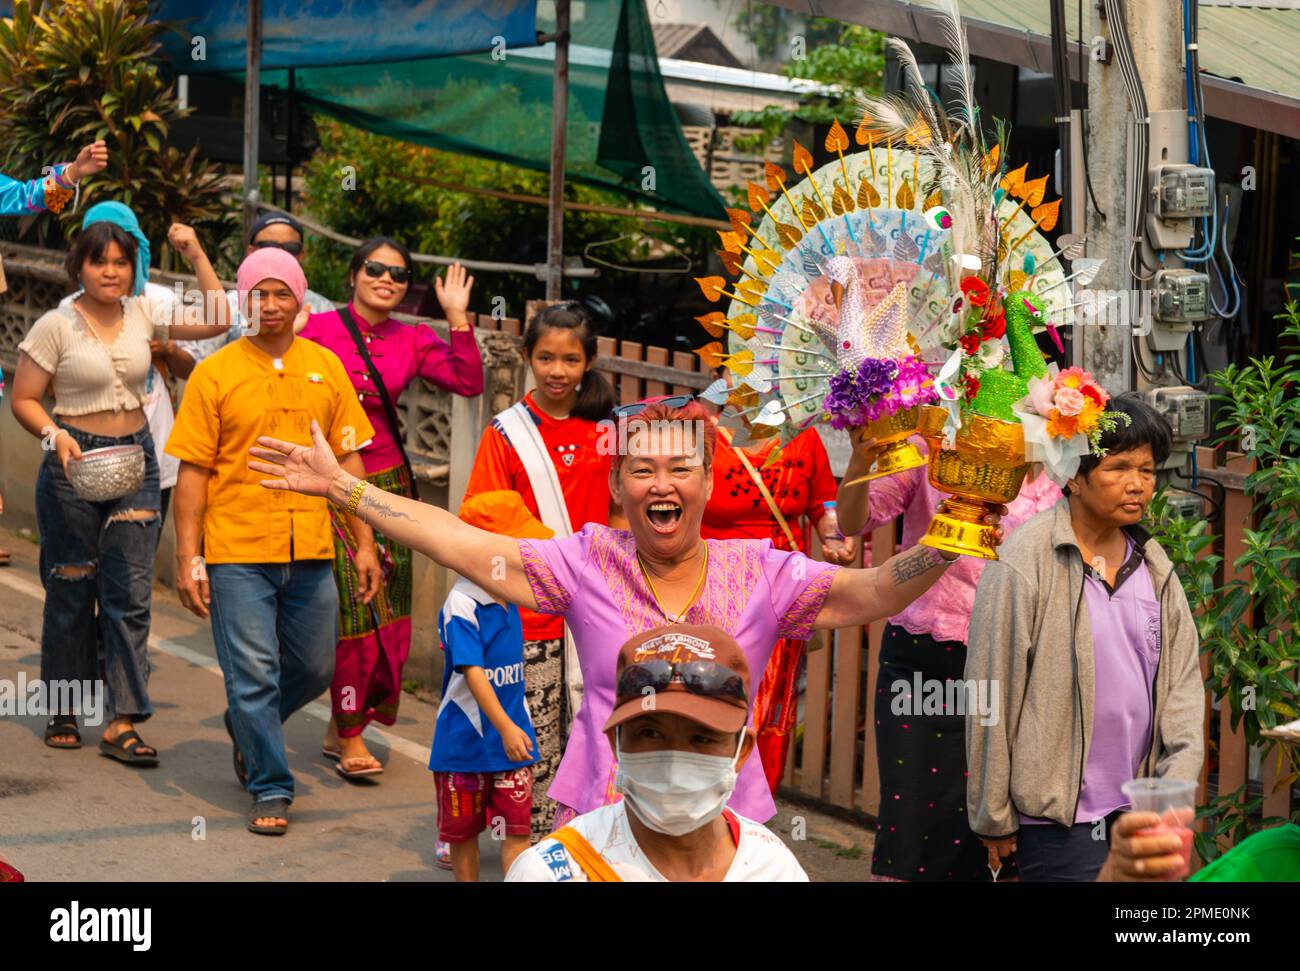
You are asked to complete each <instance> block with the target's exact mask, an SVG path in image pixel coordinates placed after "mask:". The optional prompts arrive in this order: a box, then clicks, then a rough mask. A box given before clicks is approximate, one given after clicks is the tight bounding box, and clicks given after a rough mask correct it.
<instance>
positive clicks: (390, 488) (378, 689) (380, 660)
mask: <svg viewBox="0 0 1300 971" xmlns="http://www.w3.org/2000/svg"><path fill="white" fill-rule="evenodd" d="M412 270H413V267H412V261H411V254H410V251H408V250H407V248H406V247H405V246H403V245H402V244H401V243H399V242H398V241H397V240H395V239H389V238H387V237H375V238H374V239H369V240H366V241H365V242H364V243H362V244H361V245H360V246H358V247H357V250H356V252H355V253H353V254H352V262H351V265H350V266H349V269H348V279H349V283H350V284H351V286H352V299H351V300H350V301H348V303H347V305H346V306H344V307H340V308H338V309H337V310H332V311H329V312H328V313H323V314H312V315H311V317H310V318H309V319H308V321H307V324H306V326H305V327H304V328H303V330H302V331H301V333H300V334H299V336H300V337H305V338H306V339H308V340H311V341H315V342H316V343H318V344H321V345H323V346H324V347H327V348H329V349H330V350H331V351H333V352H334V353H335V354H337V355H338V357H339V360H341V361H342V362H343V368H344V370H346V371H347V372H348V377H350V378H351V379H352V386H353V387H354V388H356V390H357V397H358V398H359V399H360V400H361V405H362V407H363V408H365V411H366V415H367V416H368V417H369V418H370V424H371V425H373V426H374V428H375V437H374V438H373V439H372V440H371V441H370V442H369V443H357V444H358V445H360V446H361V449H360V451H361V459H362V461H363V462H364V464H365V469H366V481H367V482H370V483H371V484H372V485H374V486H376V487H377V488H379V489H382V490H384V491H385V492H391V493H393V494H395V495H399V496H405V497H407V498H411V499H415V498H417V495H416V489H415V483H414V479H413V476H412V473H411V465H410V461H409V460H408V458H407V456H406V449H405V448H404V446H403V443H402V440H401V436H400V428H399V426H398V423H397V413H396V411H395V405H396V402H397V399H398V397H399V396H400V395H401V393H402V392H403V391H404V390H406V387H407V386H408V385H409V384H410V383H411V382H412V381H413V380H415V378H417V377H420V378H424V379H425V380H426V381H429V382H430V383H432V384H435V385H437V386H438V387H440V388H445V389H446V390H448V391H451V392H453V393H455V394H459V395H465V396H466V397H472V396H474V395H478V394H481V393H482V392H483V361H482V358H481V357H480V355H479V349H478V342H477V341H476V340H475V339H474V329H473V328H472V327H471V326H470V323H469V316H468V314H467V309H468V307H469V295H470V290H471V289H472V288H473V286H474V278H473V277H472V276H469V275H468V274H466V272H465V268H464V267H462V266H461V265H460V264H453V265H452V266H451V267H449V268H448V270H447V273H446V277H445V278H443V277H439V278H436V279H435V280H434V288H435V290H436V292H437V295H438V300H439V302H440V303H441V304H442V309H443V312H444V313H445V314H446V315H447V321H448V323H450V325H451V334H450V339H451V340H450V344H448V343H447V342H445V341H443V340H442V339H441V338H439V337H438V336H437V335H436V334H435V333H434V331H433V328H432V327H429V326H427V325H424V324H418V325H416V326H411V325H410V324H404V323H402V322H401V321H398V320H394V319H393V317H392V313H393V311H394V310H395V309H396V308H397V306H398V304H400V303H401V302H402V299H403V298H404V297H405V296H406V291H407V289H408V288H409V287H410V284H411V278H412V276H413V272H412ZM333 525H334V576H335V579H336V580H337V581H338V587H339V613H340V618H339V625H340V626H339V644H338V649H337V651H336V652H335V666H334V682H333V684H332V685H331V687H330V700H331V703H332V704H331V707H332V710H333V718H332V719H331V720H330V724H329V727H328V729H326V733H325V740H324V743H323V746H322V750H323V752H324V754H325V755H326V756H328V757H330V758H334V759H338V771H339V774H341V775H343V776H344V777H346V778H349V779H351V778H356V777H360V776H371V775H376V774H378V773H380V772H382V771H383V766H382V765H381V764H380V763H379V761H378V760H377V759H375V757H374V756H373V755H371V754H370V752H369V751H368V750H367V749H366V746H365V742H363V741H362V739H361V733H362V731H363V730H364V729H365V727H366V725H367V724H368V723H369V722H371V721H377V722H380V723H381V724H384V725H392V724H393V723H394V722H395V721H396V720H397V706H398V702H399V701H400V700H401V696H402V667H403V666H404V665H405V663H406V657H407V654H409V653H410V649H411V551H410V549H409V548H407V547H406V546H403V545H401V544H400V543H395V542H392V541H391V540H390V539H388V538H387V537H386V536H384V535H383V532H382V528H381V530H378V531H376V532H375V547H376V550H377V551H378V553H379V556H380V561H381V562H380V566H381V567H382V568H383V574H384V584H383V587H382V588H381V590H380V592H379V594H378V596H376V597H375V598H374V599H373V600H372V601H371V602H370V603H368V604H367V603H363V602H362V601H361V599H360V597H359V595H358V590H359V584H358V582H357V573H356V569H355V566H354V560H355V557H356V542H355V539H354V538H353V537H352V535H351V533H350V532H349V530H348V528H347V526H346V523H345V521H344V519H343V517H341V516H335V517H334V519H333Z"/></svg>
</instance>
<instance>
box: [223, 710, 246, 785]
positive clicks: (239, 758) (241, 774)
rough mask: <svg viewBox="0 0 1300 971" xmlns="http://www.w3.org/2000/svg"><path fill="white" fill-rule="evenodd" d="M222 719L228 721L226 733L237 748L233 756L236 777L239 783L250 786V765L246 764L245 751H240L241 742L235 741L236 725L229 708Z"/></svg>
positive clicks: (233, 746)
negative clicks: (231, 718)
mask: <svg viewBox="0 0 1300 971" xmlns="http://www.w3.org/2000/svg"><path fill="white" fill-rule="evenodd" d="M221 720H222V721H224V722H225V723H226V734H227V735H229V736H230V745H231V747H232V748H233V749H234V750H235V754H234V756H233V758H234V763H235V778H236V779H238V780H239V784H240V785H241V786H243V787H244V788H245V789H247V788H248V766H246V765H245V764H244V753H243V752H241V751H239V743H238V742H236V741H235V726H234V723H233V722H232V721H231V720H230V709H229V708H227V709H226V713H225V714H224V715H222V716H221Z"/></svg>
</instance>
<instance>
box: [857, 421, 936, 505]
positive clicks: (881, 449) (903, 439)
mask: <svg viewBox="0 0 1300 971" xmlns="http://www.w3.org/2000/svg"><path fill="white" fill-rule="evenodd" d="M920 416H921V408H920V406H919V405H917V406H914V407H912V408H903V409H902V410H900V411H896V412H894V414H892V415H886V416H884V417H882V418H877V419H876V420H875V421H873V422H871V423H869V424H866V425H863V426H862V427H861V428H857V429H854V430H853V432H852V439H853V450H854V451H855V452H856V451H861V449H862V442H863V441H865V440H867V439H871V438H874V439H875V440H876V444H875V451H876V458H875V461H874V462H873V463H872V465H871V468H870V469H869V470H868V471H867V474H866V475H863V476H859V477H858V478H856V479H854V480H852V481H851V482H846V483H845V485H857V484H858V483H859V482H870V481H871V480H872V479H883V478H884V477H885V476H887V475H893V474H894V473H895V472H905V471H906V470H908V469H919V468H920V467H921V466H923V465H925V456H924V455H922V454H921V452H920V450H919V449H918V448H917V447H916V446H915V445H913V444H912V443H911V442H909V441H908V440H907V439H908V438H909V437H910V436H912V435H915V434H916V431H917V422H918V421H919V420H920Z"/></svg>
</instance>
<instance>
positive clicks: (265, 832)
mask: <svg viewBox="0 0 1300 971" xmlns="http://www.w3.org/2000/svg"><path fill="white" fill-rule="evenodd" d="M259 819H283V820H284V825H283V826H267V825H266V824H265V823H262V824H259V823H258V822H257V820H259ZM288 829H289V800H288V799H285V798H284V797H283V796H278V797H276V798H275V799H263V800H262V801H260V802H259V801H257V800H256V799H255V800H253V808H252V809H250V810H249V811H248V831H249V832H250V833H257V834H259V835H261V836H283V835H284V834H285V832H286V831H287V830H288Z"/></svg>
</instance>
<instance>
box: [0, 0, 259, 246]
mask: <svg viewBox="0 0 1300 971" xmlns="http://www.w3.org/2000/svg"><path fill="white" fill-rule="evenodd" d="M167 29H168V27H167V26H166V25H165V24H163V23H161V22H159V21H156V20H152V19H150V16H149V3H148V0H71V2H60V0H54V2H46V0H16V2H15V3H14V13H13V17H11V18H8V19H5V20H3V21H0V101H2V102H3V103H4V104H5V106H6V107H5V110H4V112H3V113H0V164H3V166H4V171H5V172H6V173H7V174H9V175H12V176H14V177H15V178H34V177H36V176H38V175H40V174H41V169H42V166H44V165H48V164H50V163H53V162H58V161H64V160H66V159H70V158H71V157H72V156H73V155H74V154H75V153H76V151H77V149H79V148H80V147H81V146H82V145H85V144H86V143H88V142H92V141H95V140H96V139H104V140H105V141H107V142H108V147H109V164H108V168H106V169H105V170H104V171H103V172H100V173H99V174H98V175H95V176H92V177H90V178H88V179H87V180H86V183H85V185H84V186H83V189H82V195H83V201H84V200H85V198H86V197H87V196H89V197H90V198H91V200H92V201H93V200H104V199H114V200H117V201H119V202H122V203H125V204H126V205H128V206H130V207H131V208H132V209H134V210H135V211H136V213H137V214H138V215H139V217H140V223H141V226H142V228H143V229H144V232H145V235H147V236H148V237H149V238H150V239H151V240H153V241H154V242H155V243H156V244H161V243H162V242H163V240H164V239H165V238H166V232H167V226H168V224H169V223H171V222H173V221H179V222H185V223H190V224H194V225H195V226H196V228H198V229H199V231H200V233H201V235H202V236H205V237H206V240H205V242H206V243H208V244H211V243H212V242H213V241H214V240H216V239H220V238H221V237H223V236H224V235H226V234H227V233H228V232H230V231H231V229H232V228H233V225H232V224H230V223H228V222H227V219H226V217H225V215H224V207H223V206H222V204H221V196H222V191H223V190H222V185H221V182H222V179H223V177H224V173H223V172H222V171H221V170H220V169H219V168H218V167H217V166H215V165H213V164H212V163H209V162H207V161H205V160H202V159H200V158H199V157H198V154H197V150H191V151H190V152H188V153H182V152H181V151H180V150H179V149H177V148H176V147H175V146H173V145H169V144H168V143H167V137H168V131H169V126H170V124H171V123H172V122H174V121H176V120H177V119H180V118H183V117H185V115H186V114H188V111H187V110H185V109H182V108H180V106H179V103H178V102H177V99H176V92H175V89H174V86H173V85H172V83H171V82H170V81H169V80H168V79H167V78H166V77H165V76H164V75H163V73H162V72H161V71H160V69H159V63H158V61H157V60H156V59H155V57H156V55H157V52H158V49H159V44H158V39H159V37H160V36H161V35H162V34H163V32H164V31H166V30H167ZM70 209H71V207H68V209H67V210H65V211H64V212H63V214H62V215H61V216H59V217H54V216H50V215H44V216H41V217H39V219H38V220H37V225H38V232H39V234H40V236H41V238H42V239H47V238H49V239H53V238H55V237H57V236H65V235H66V230H68V229H69V228H71V227H72V226H73V225H75V224H76V223H77V222H79V221H80V218H81V217H80V214H79V213H73V212H71V211H70ZM159 248H160V249H161V247H159Z"/></svg>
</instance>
